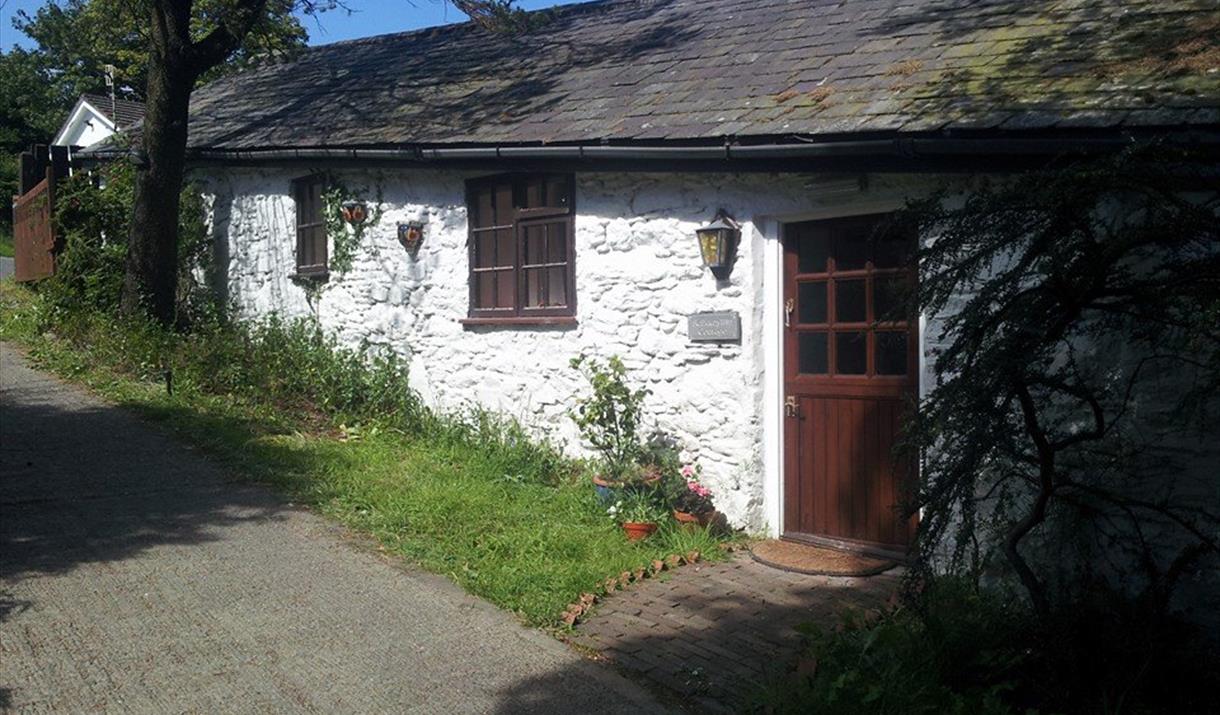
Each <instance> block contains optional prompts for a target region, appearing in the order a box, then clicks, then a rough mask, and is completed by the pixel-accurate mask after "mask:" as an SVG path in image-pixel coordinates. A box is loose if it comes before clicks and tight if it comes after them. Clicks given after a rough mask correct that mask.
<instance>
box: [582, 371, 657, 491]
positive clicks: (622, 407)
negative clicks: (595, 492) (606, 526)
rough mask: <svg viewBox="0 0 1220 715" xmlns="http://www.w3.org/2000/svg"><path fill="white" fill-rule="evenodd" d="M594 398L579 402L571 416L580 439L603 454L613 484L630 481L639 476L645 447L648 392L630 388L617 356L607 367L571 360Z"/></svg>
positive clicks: (590, 396)
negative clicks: (643, 429)
mask: <svg viewBox="0 0 1220 715" xmlns="http://www.w3.org/2000/svg"><path fill="white" fill-rule="evenodd" d="M571 364H572V368H573V369H575V370H579V371H580V372H581V374H582V375H584V376H585V379H586V380H588V381H589V386H590V387H591V388H592V389H593V394H591V395H589V396H588V397H582V398H580V399H578V400H577V401H576V410H575V411H574V412H573V413H572V419H573V420H575V422H576V425H577V427H579V428H580V433H581V435H582V436H583V437H584V438H585V439H587V440H588V441H589V444H592V445H593V448H594V449H596V450H597V451H598V452H601V455H602V457H601V459H602V468H603V469H604V470H605V476H606V477H607V478H609V479H611V480H616V481H617V480H629V479H632V478H634V477H636V476H638V473H639V460H640V457H641V456H642V455H643V452H644V445H643V443H642V440H641V439H640V435H639V428H640V420H641V417H642V415H643V411H644V398H645V397H647V396H648V390H646V389H643V388H641V389H637V390H633V389H631V388H630V387H629V386H628V385H627V379H626V378H627V368H626V367H624V366H623V361H622V360H620V359H619V358H618V357H617V356H611V357H610V359H609V360H607V361H606V363H605V364H602V363H601V362H600V361H598V360H596V359H594V358H587V357H585V356H584V355H581V356H579V357H575V358H572V362H571Z"/></svg>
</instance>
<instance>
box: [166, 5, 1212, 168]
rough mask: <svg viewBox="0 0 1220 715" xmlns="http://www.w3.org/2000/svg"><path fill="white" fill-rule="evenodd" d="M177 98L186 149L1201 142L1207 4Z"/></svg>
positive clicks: (585, 56)
mask: <svg viewBox="0 0 1220 715" xmlns="http://www.w3.org/2000/svg"><path fill="white" fill-rule="evenodd" d="M547 12H549V13H550V21H549V22H548V23H546V24H545V25H543V26H542V28H541V29H538V30H536V31H533V32H530V33H528V34H525V35H519V36H513V37H509V36H504V35H495V34H491V33H489V32H487V31H486V30H483V29H481V28H479V27H477V26H476V25H474V24H472V23H464V24H459V25H451V26H446V27H439V28H434V29H428V30H422V31H417V32H408V33H401V34H393V35H382V36H377V37H369V38H366V39H361V40H354V41H350V42H340V43H336V44H331V45H324V46H320V47H312V48H308V49H306V50H304V51H302V52H301V53H300V54H299V55H297V56H295V57H294V58H293V59H291V60H288V61H281V62H277V63H274V64H269V65H264V66H262V67H259V68H255V69H252V70H250V71H246V72H242V73H239V74H235V75H231V76H228V77H225V78H222V79H219V80H217V81H215V82H212V83H210V84H208V85H206V86H205V87H202V88H200V89H199V90H197V91H196V92H195V94H194V96H193V99H192V104H191V122H190V146H191V147H192V148H193V149H196V150H199V149H210V150H228V151H238V150H259V149H272V148H302V147H314V148H316V147H337V148H344V147H403V146H447V145H459V146H471V145H488V144H494V145H536V144H557V143H658V142H660V143H673V142H683V143H699V142H708V143H712V142H721V143H723V142H725V141H726V140H730V139H731V140H733V141H750V140H752V139H753V138H764V137H767V138H774V137H784V138H794V139H796V140H799V139H801V138H808V137H834V138H851V137H856V136H861V135H865V136H884V135H910V134H920V133H924V134H926V133H942V134H943V133H946V132H970V131H975V130H986V131H991V132H1014V133H1019V132H1029V131H1035V130H1037V131H1050V130H1054V131H1058V130H1079V129H1085V130H1090V131H1096V130H1102V129H1105V130H1113V129H1125V128H1156V127H1175V128H1182V127H1211V128H1214V127H1216V126H1220V46H1217V44H1216V42H1215V38H1216V37H1217V36H1220V6H1218V5H1217V3H1216V0H1122V1H1119V0H1109V1H1106V2H1103V1H1101V0H1096V1H1090V0H850V1H849V2H837V1H823V0H810V1H808V2H792V1H788V0H603V1H601V2H592V3H586V4H581V5H573V6H567V7H563V8H559V9H555V10H552V11H547Z"/></svg>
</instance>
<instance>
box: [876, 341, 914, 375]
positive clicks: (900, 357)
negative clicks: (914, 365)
mask: <svg viewBox="0 0 1220 715" xmlns="http://www.w3.org/2000/svg"><path fill="white" fill-rule="evenodd" d="M876 340H877V353H876V360H877V366H876V372H877V374H878V375H905V374H907V334H906V332H901V333H899V332H878V333H877V334H876Z"/></svg>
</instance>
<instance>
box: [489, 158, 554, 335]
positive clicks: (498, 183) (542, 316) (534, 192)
mask: <svg viewBox="0 0 1220 715" xmlns="http://www.w3.org/2000/svg"><path fill="white" fill-rule="evenodd" d="M573 184H574V182H573V177H572V175H571V174H528V175H524V174H505V175H499V176H491V177H486V178H482V179H476V180H472V181H469V182H467V185H466V193H467V202H466V207H467V213H468V216H469V225H470V237H469V243H470V314H469V317H470V321H468V322H478V321H481V320H486V321H487V322H506V323H513V322H516V323H528V322H548V321H554V320H556V319H564V318H571V317H573V316H575V315H576V274H575V266H576V264H575V251H574V247H575V236H574V230H573V229H574V225H575V207H574V205H573V204H574V200H573Z"/></svg>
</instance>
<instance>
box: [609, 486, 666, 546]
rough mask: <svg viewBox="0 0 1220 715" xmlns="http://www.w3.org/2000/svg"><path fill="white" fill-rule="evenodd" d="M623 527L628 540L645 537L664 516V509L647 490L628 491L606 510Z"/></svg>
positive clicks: (655, 528) (649, 534) (637, 539)
mask: <svg viewBox="0 0 1220 715" xmlns="http://www.w3.org/2000/svg"><path fill="white" fill-rule="evenodd" d="M606 512H607V513H608V514H610V516H612V517H613V518H614V519H615V521H617V522H618V523H619V524H620V525H621V526H622V527H623V533H625V534H627V540H628V541H639V540H641V539H646V538H648V537H649V536H651V535H652V533H653V532H654V531H656V530H657V524H659V523H660V522H661V520H662V519H664V518H665V516H666V514H665V510H664V509H663V508H661V507H660V506H658V505H657V502H656V500H655V499H654V498H653V495H651V494H649V493H648V492H647V491H632V492H628V493H627V494H626V495H625V496H624V497H623V498H622V499H620V500H619V501H617V502H615V503H614V505H613V506H611V507H610V508H609V509H607V510H606Z"/></svg>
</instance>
